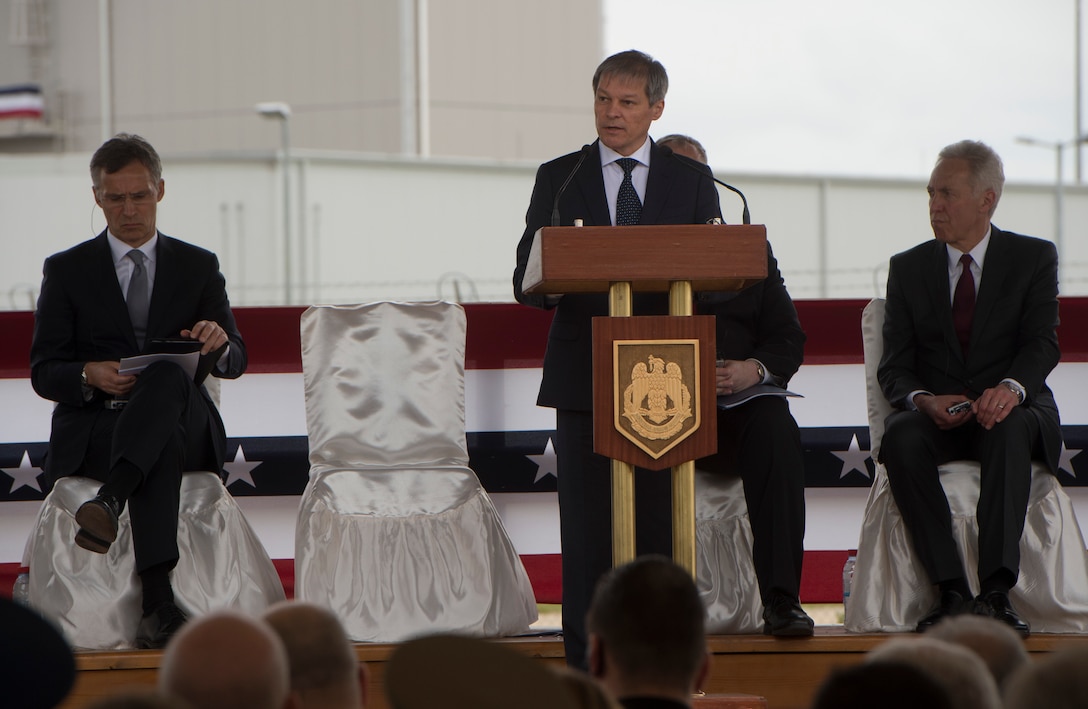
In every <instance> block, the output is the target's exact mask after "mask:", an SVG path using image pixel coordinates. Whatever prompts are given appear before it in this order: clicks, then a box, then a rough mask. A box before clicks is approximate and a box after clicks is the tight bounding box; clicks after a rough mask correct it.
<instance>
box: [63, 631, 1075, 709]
mask: <svg viewBox="0 0 1088 709" xmlns="http://www.w3.org/2000/svg"><path fill="white" fill-rule="evenodd" d="M894 637H913V636H899V635H857V634H853V633H847V632H846V631H845V630H843V628H842V626H817V628H816V636H815V637H812V638H801V639H788V640H779V639H775V638H771V637H766V636H761V635H728V636H726V635H719V636H713V637H711V638H710V640H709V647H710V651H711V653H712V654H713V659H712V665H711V671H710V678H709V680H708V682H707V685H706V687H704V691H706V692H707V693H708V694H725V693H731V692H739V693H744V694H754V695H759V696H761V697H765V698H766V700H767V704H768V707H769V708H770V709H805V707H807V706H808V705H809V702H810V700H811V698H812V695H813V693H814V692H815V691H816V688H817V687H818V686H819V684H820V682H821V681H822V680H823V678H824V677H825V676H826V675H827V673H828V672H829V671H830V670H831V669H833V668H835V667H842V666H846V665H852V664H855V663H857V662H860V661H861V659H862V657H863V656H864V654H865V653H867V652H868V651H869V650H871V649H873V648H874V647H876V646H877V645H879V644H880V643H883V642H885V641H887V640H888V639H890V638H894ZM494 642H497V643H500V644H502V645H504V646H506V647H508V648H510V649H512V650H515V651H517V652H521V653H524V654H526V655H528V656H529V657H532V658H534V659H536V660H539V661H540V662H542V663H545V664H549V665H554V666H557V667H558V666H561V665H563V664H564V656H563V642H562V639H561V638H560V637H559V636H558V635H542V636H526V637H518V638H504V639H499V640H495V641H494ZM1025 643H1026V645H1027V649H1028V651H1029V652H1030V653H1031V654H1032V656H1033V657H1038V656H1039V655H1043V654H1046V653H1049V652H1053V651H1054V650H1056V649H1058V648H1061V647H1063V646H1066V645H1069V644H1072V643H1088V635H1044V634H1037V635H1033V636H1031V637H1030V638H1028V639H1027V640H1026V641H1025ZM396 647H397V646H396V645H395V644H379V643H375V644H359V645H357V646H356V652H357V653H358V655H359V659H360V660H363V661H364V662H366V663H367V667H368V668H369V670H370V677H371V684H370V702H369V703H368V705H367V706H368V707H371V708H372V709H387V707H388V706H389V705H388V703H387V702H386V699H385V684H384V681H383V679H384V672H385V663H386V662H387V661H388V660H389V657H390V655H392V653H393V651H394V650H395V649H396ZM161 658H162V652H161V651H151V650H127V651H117V652H82V653H78V654H77V656H76V666H77V668H78V671H79V675H78V678H77V680H76V686H75V688H74V689H73V691H72V694H71V695H70V696H69V698H68V700H67V701H66V702H65V703H64V704H63V705H62V708H63V709H79V708H80V707H83V706H85V705H86V704H88V703H89V702H91V701H92V700H94V699H97V698H99V697H102V696H107V695H110V694H113V693H115V692H117V691H118V690H120V689H121V688H123V687H126V686H137V685H153V684H154V683H155V681H156V675H157V672H158V668H159V662H160V660H161ZM512 706H513V705H512Z"/></svg>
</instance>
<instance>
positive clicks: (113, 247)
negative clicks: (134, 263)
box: [106, 229, 159, 266]
mask: <svg viewBox="0 0 1088 709" xmlns="http://www.w3.org/2000/svg"><path fill="white" fill-rule="evenodd" d="M106 242H107V243H108V244H109V245H110V253H111V254H113V265H115V266H116V265H117V264H119V263H121V260H122V259H123V258H125V256H127V255H128V252H129V251H132V247H131V246H129V245H128V244H126V243H125V242H123V241H121V240H120V239H118V238H117V237H116V236H114V235H113V234H111V233H110V232H109V230H108V229H107V230H106ZM158 243H159V233H158V232H155V234H154V235H153V236H152V237H151V238H150V239H148V240H147V243H145V244H144V245H143V246H141V247H140V248H139V249H138V250H139V251H140V252H141V253H143V255H144V256H145V257H147V260H148V261H154V260H155V246H156V245H157V244H158Z"/></svg>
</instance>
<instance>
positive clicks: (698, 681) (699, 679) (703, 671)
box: [692, 652, 710, 692]
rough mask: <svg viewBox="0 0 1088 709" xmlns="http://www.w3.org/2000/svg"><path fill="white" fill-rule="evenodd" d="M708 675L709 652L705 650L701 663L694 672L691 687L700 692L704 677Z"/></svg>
mask: <svg viewBox="0 0 1088 709" xmlns="http://www.w3.org/2000/svg"><path fill="white" fill-rule="evenodd" d="M708 676H710V653H709V652H707V653H705V654H704V655H703V663H702V664H701V665H700V666H699V671H698V672H696V673H695V686H694V687H692V689H693V690H695V691H696V692H700V691H702V689H703V684H704V683H705V682H706V678H707V677H708Z"/></svg>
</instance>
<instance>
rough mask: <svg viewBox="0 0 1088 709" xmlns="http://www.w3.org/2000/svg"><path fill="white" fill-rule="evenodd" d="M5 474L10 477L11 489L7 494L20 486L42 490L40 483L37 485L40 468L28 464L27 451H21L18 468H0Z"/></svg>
mask: <svg viewBox="0 0 1088 709" xmlns="http://www.w3.org/2000/svg"><path fill="white" fill-rule="evenodd" d="M0 470H3V471H4V472H5V473H6V474H8V475H10V476H11V478H12V482H11V490H9V491H8V494H11V493H13V492H15V491H16V490H18V489H19V488H21V487H32V488H34V489H35V490H37V491H38V492H41V491H42V488H41V486H40V485H38V476H39V475H41V474H42V469H41V468H35V467H34V466H32V465H31V464H30V453H29V451H23V460H22V462H21V463H19V467H18V468H0Z"/></svg>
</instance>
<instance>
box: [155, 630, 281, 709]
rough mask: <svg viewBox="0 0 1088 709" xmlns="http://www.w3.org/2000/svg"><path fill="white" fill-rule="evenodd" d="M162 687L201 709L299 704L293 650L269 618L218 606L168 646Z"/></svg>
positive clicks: (273, 707)
mask: <svg viewBox="0 0 1088 709" xmlns="http://www.w3.org/2000/svg"><path fill="white" fill-rule="evenodd" d="M159 689H160V690H161V691H163V692H165V693H166V694H169V695H171V696H175V697H180V698H182V699H184V700H185V701H187V702H189V703H190V704H192V705H193V706H195V707H198V709H297V706H298V704H297V703H296V701H295V697H294V696H293V695H292V694H291V692H290V670H289V666H288V661H287V651H286V650H285V649H284V647H283V642H282V641H281V640H280V638H279V636H278V635H276V633H274V632H273V631H272V629H271V628H270V627H269V626H268V624H267V623H264V622H262V621H260V620H257V619H254V618H250V617H248V616H245V615H242V614H241V613H237V612H234V611H216V612H213V613H208V614H207V615H204V616H201V617H199V618H195V619H193V620H191V621H189V622H188V623H186V624H185V625H183V626H182V627H181V630H179V631H178V633H177V634H176V635H174V636H173V637H172V638H171V639H170V641H169V642H168V643H167V645H166V649H165V650H164V651H163V655H162V665H161V666H160V668H159Z"/></svg>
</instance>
